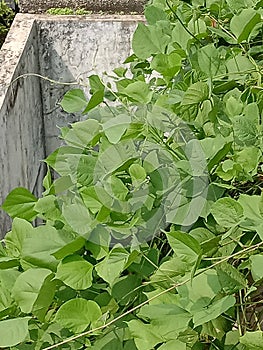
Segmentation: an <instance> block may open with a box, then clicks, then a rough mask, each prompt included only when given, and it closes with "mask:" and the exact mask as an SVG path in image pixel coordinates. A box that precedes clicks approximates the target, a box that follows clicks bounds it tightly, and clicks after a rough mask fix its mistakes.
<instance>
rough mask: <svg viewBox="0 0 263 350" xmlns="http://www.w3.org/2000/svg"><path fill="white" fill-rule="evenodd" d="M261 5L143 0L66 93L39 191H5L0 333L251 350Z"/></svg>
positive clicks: (257, 342)
mask: <svg viewBox="0 0 263 350" xmlns="http://www.w3.org/2000/svg"><path fill="white" fill-rule="evenodd" d="M262 4H263V3H262V1H256V0H240V1H238V2H237V1H233V0H207V1H204V0H193V1H192V2H191V3H189V2H186V1H169V0H167V2H165V1H164V0H152V1H151V2H150V3H149V4H148V5H147V6H146V9H145V17H146V20H147V24H144V23H139V24H138V27H137V29H136V31H135V33H134V35H133V39H132V49H133V54H132V55H131V56H130V57H128V58H127V59H126V61H125V65H124V66H122V67H119V68H116V69H115V70H114V72H113V73H112V74H110V75H109V77H108V80H107V82H104V81H103V79H102V78H100V77H98V76H96V75H92V76H90V77H89V84H88V87H89V96H86V95H85V93H84V92H83V90H82V89H79V88H78V89H72V90H69V91H68V92H67V93H66V94H65V96H64V97H63V99H62V101H60V104H61V108H63V109H64V110H65V111H66V112H68V113H82V118H81V121H78V122H75V123H73V124H72V125H70V126H68V127H64V128H62V129H61V138H62V139H63V141H64V144H63V146H61V147H60V148H58V149H57V150H56V151H55V152H53V153H52V154H51V155H49V156H48V157H47V159H46V160H45V163H46V165H47V168H48V170H47V173H46V176H45V178H44V180H43V186H44V192H43V195H42V197H41V198H36V197H35V196H34V195H33V194H32V193H30V192H29V191H28V190H27V189H25V188H17V189H14V190H13V191H12V192H11V193H10V194H9V195H8V196H7V198H6V200H5V202H4V204H3V209H4V210H5V211H6V212H7V213H8V214H9V215H10V216H11V217H12V218H13V225H12V229H11V231H10V232H8V233H7V235H6V237H5V239H4V240H3V242H2V245H0V347H2V348H10V349H19V350H20V349H21V350H24V349H25V350H27V349H45V350H49V349H53V348H65V347H66V348H68V349H94V350H111V349H112V350H116V349H118V350H152V349H158V350H170V349H171V350H174V349H176V350H186V349H193V350H199V349H203V350H207V349H211V350H212V349H222V350H223V349H224V350H234V349H237V350H259V349H263V332H262V322H263V318H262V310H263V306H262V279H263V270H262V263H263V253H262V251H263V250H262V249H263V220H262V215H263V199H262V109H263V86H262V82H261V79H262V57H263V47H262V16H263V10H262ZM36 218H37V219H38V221H39V220H42V222H43V223H42V224H40V225H38V226H37V227H35V226H33V225H32V222H34V220H35V219H36Z"/></svg>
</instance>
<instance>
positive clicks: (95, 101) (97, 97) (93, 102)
mask: <svg viewBox="0 0 263 350" xmlns="http://www.w3.org/2000/svg"><path fill="white" fill-rule="evenodd" d="M103 99H104V91H101V90H99V91H96V92H95V93H94V94H93V95H92V96H91V98H90V100H89V103H88V104H87V107H86V108H85V109H84V111H83V112H82V114H87V113H88V112H89V111H91V110H92V109H93V108H95V107H97V106H98V105H99V104H100V103H101V102H103Z"/></svg>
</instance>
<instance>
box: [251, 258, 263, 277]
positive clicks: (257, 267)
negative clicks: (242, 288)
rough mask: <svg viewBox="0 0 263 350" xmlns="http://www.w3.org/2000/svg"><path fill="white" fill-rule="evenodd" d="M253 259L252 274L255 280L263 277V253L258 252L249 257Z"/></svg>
mask: <svg viewBox="0 0 263 350" xmlns="http://www.w3.org/2000/svg"><path fill="white" fill-rule="evenodd" d="M249 260H250V261H251V274H252V277H253V280H254V281H255V282H257V281H260V280H262V278H263V269H262V266H263V265H262V264H263V255H262V254H256V255H252V256H250V257H249Z"/></svg>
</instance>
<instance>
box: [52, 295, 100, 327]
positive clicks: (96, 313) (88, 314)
mask: <svg viewBox="0 0 263 350" xmlns="http://www.w3.org/2000/svg"><path fill="white" fill-rule="evenodd" d="M101 316H102V313H101V310H100V308H99V306H98V304H97V303H95V301H92V300H86V299H82V298H78V299H73V300H69V301H67V302H66V303H64V304H63V305H62V306H61V307H60V308H59V310H58V312H57V314H56V317H55V321H56V322H57V323H59V324H61V325H62V326H63V327H65V328H68V329H69V330H71V331H72V332H74V333H81V332H83V331H85V329H86V328H87V327H88V326H89V325H90V324H91V323H95V322H97V321H98V320H99V319H100V318H101Z"/></svg>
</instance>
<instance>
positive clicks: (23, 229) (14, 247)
mask: <svg viewBox="0 0 263 350" xmlns="http://www.w3.org/2000/svg"><path fill="white" fill-rule="evenodd" d="M33 232H34V230H33V227H32V225H31V224H30V223H29V222H27V221H26V220H24V219H19V218H15V219H14V221H13V224H12V231H10V232H8V233H7V235H6V237H5V245H6V250H7V252H8V255H9V256H12V257H14V258H20V257H21V251H22V249H23V244H24V241H25V239H26V238H29V237H31V236H32V235H33Z"/></svg>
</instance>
